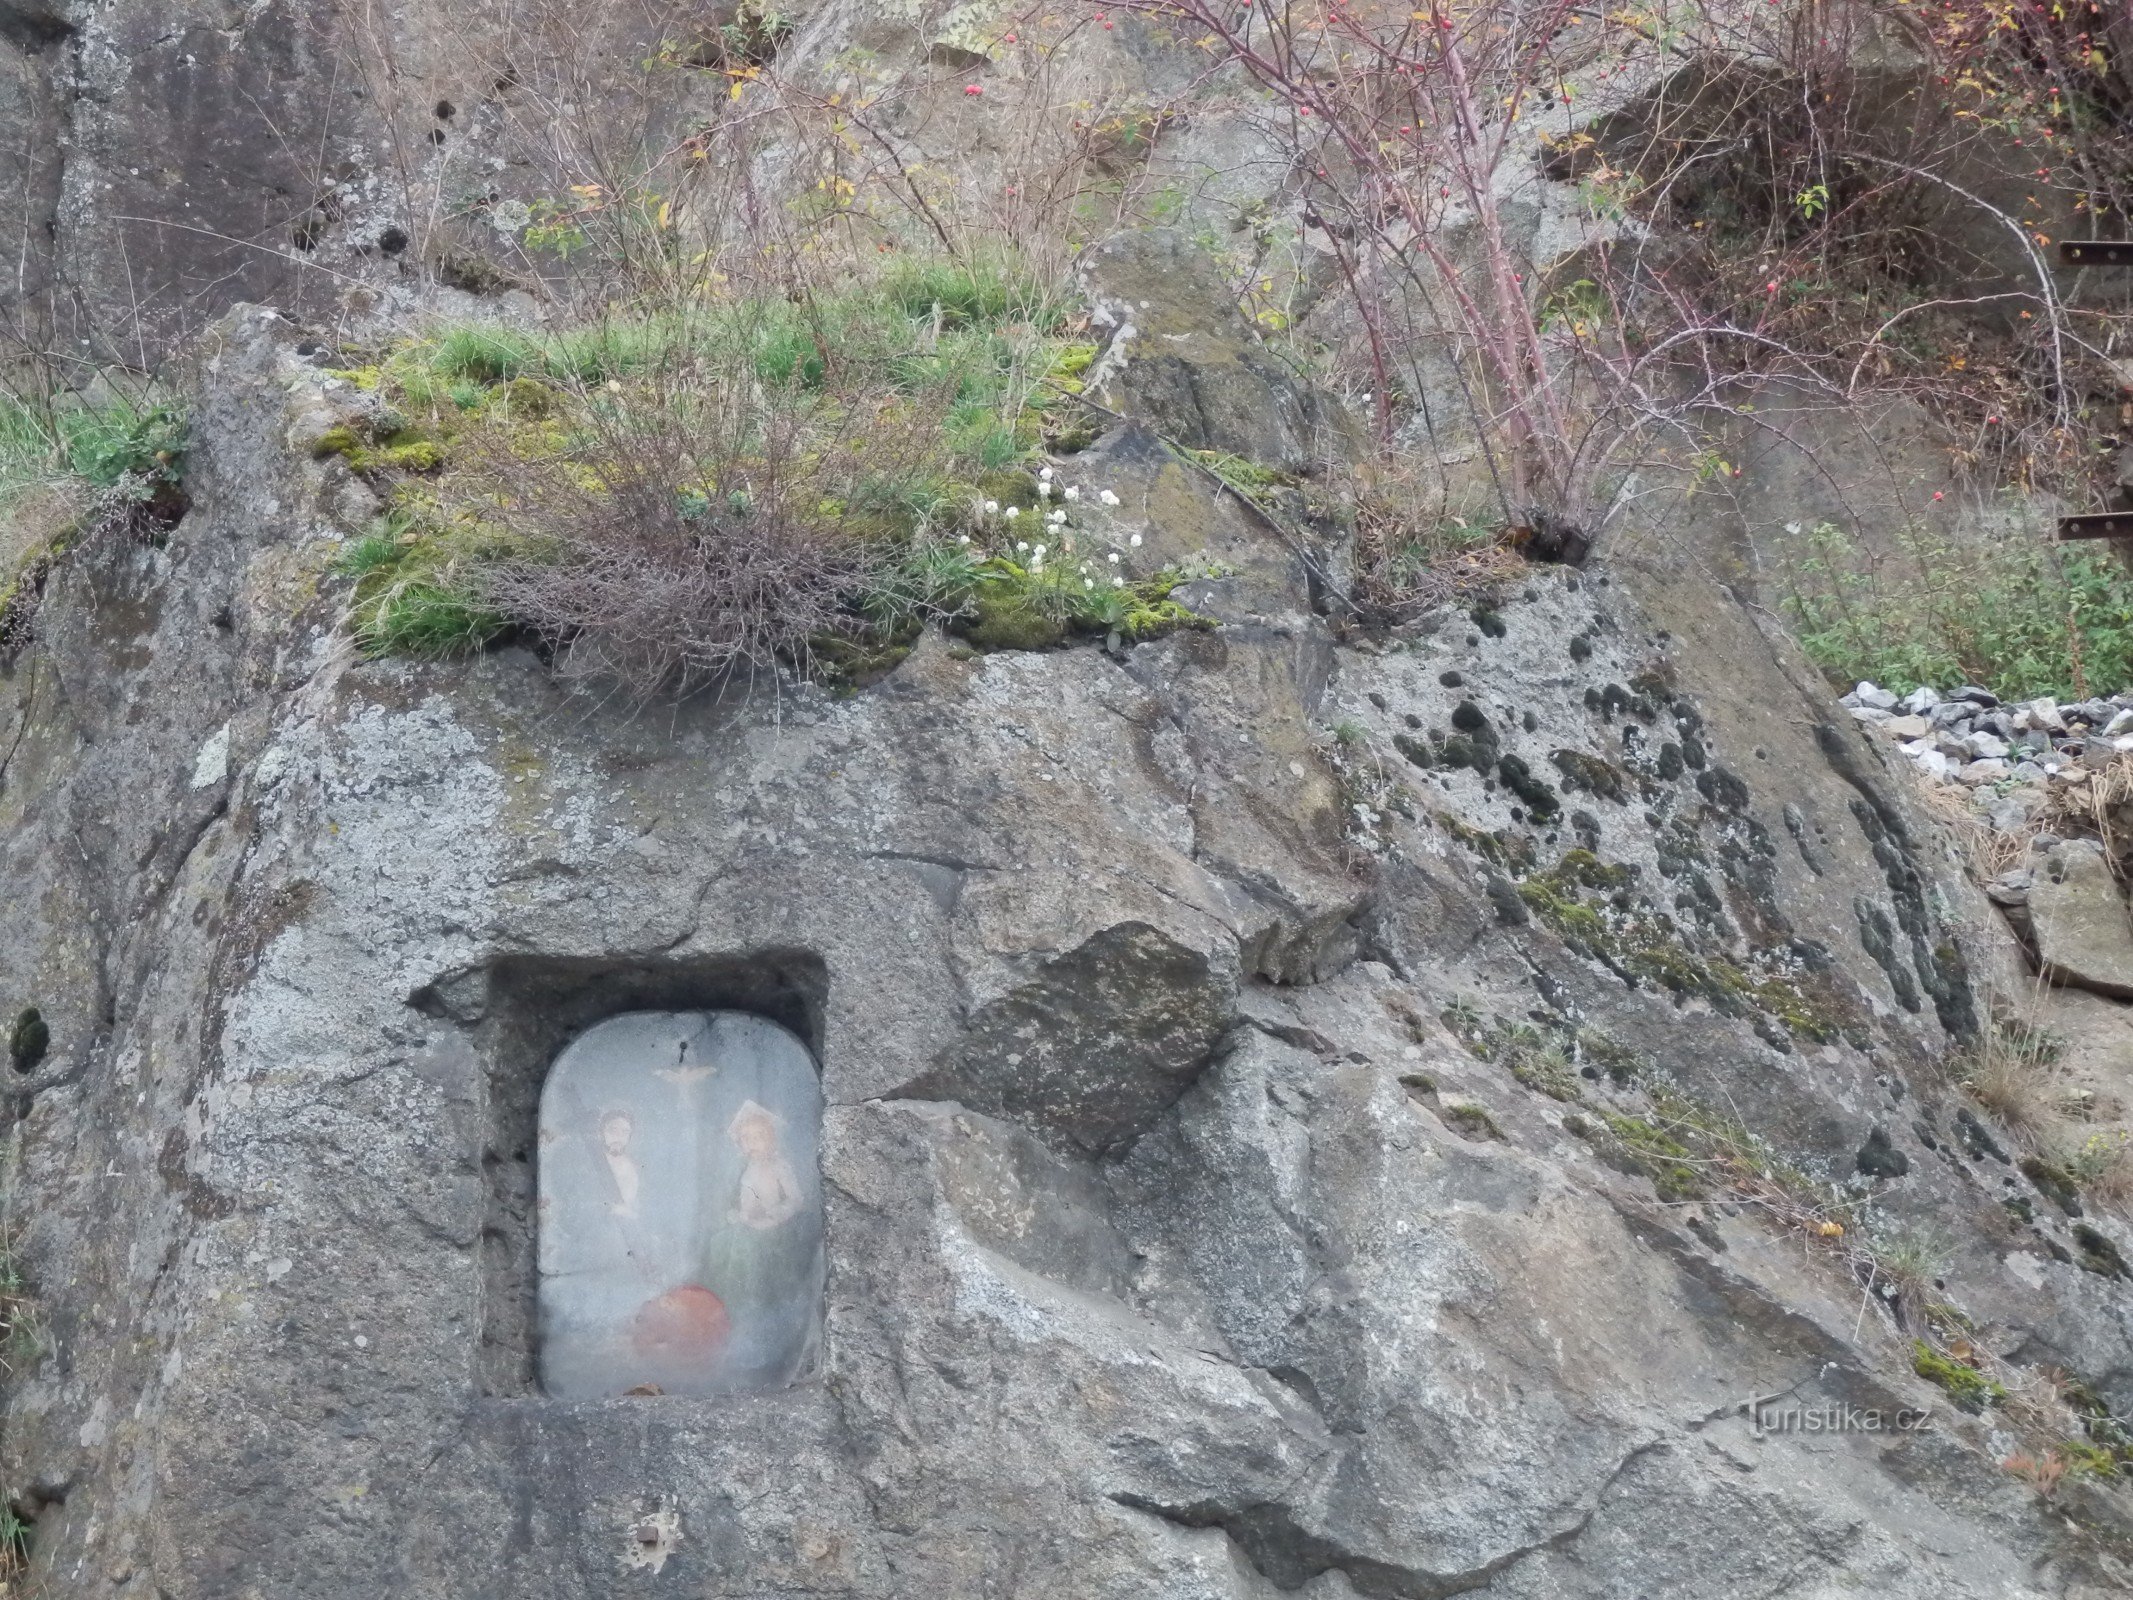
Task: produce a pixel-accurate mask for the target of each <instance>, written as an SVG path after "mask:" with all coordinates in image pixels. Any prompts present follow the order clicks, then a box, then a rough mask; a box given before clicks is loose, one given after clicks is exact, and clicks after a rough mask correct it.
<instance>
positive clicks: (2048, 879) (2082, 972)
mask: <svg viewBox="0 0 2133 1600" xmlns="http://www.w3.org/2000/svg"><path fill="white" fill-rule="evenodd" d="M2029 918H2030V923H2031V925H2032V926H2033V927H2034V929H2035V931H2036V940H2037V957H2038V960H2039V961H2040V962H2041V963H2042V964H2043V969H2044V972H2045V975H2046V976H2047V977H2049V978H2050V979H2051V980H2052V981H2053V982H2054V983H2063V984H2068V985H2070V986H2072V987H2073V988H2077V989H2092V990H2094V991H2095V992H2096V993H2097V994H2102V995H2109V996H2110V997H2111V998H2113V999H2116V1000H2133V916H2129V915H2128V914H2127V911H2126V896H2125V891H2124V890H2123V889H2121V888H2120V887H2119V885H2118V881H2117V879H2115V878H2113V877H2112V876H2111V869H2110V866H2109V864H2108V863H2107V862H2106V861H2105V860H2104V857H2103V849H2102V847H2101V846H2100V845H2097V844H2096V843H2094V842H2093V841H2091V840H2086V839H2076V840H2072V841H2070V842H2068V843H2066V844H2062V845H2060V846H2059V847H2058V848H2057V849H2056V850H2053V851H2052V852H2051V853H2050V854H2049V855H2047V856H2046V857H2045V858H2044V861H2043V863H2042V865H2041V866H2040V867H2039V869H2038V870H2037V872H2036V874H2035V876H2034V877H2033V879H2032V880H2031V883H2030V889H2029Z"/></svg>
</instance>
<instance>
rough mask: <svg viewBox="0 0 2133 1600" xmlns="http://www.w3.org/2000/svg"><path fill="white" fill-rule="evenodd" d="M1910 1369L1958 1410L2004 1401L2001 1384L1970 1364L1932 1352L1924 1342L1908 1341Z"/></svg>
mask: <svg viewBox="0 0 2133 1600" xmlns="http://www.w3.org/2000/svg"><path fill="white" fill-rule="evenodd" d="M1911 1370H1912V1371H1913V1372H1915V1373H1917V1374H1918V1375H1919V1376H1920V1377H1921V1378H1923V1379H1925V1380H1926V1382H1928V1383H1930V1384H1933V1385H1935V1386H1937V1387H1938V1388H1940V1389H1941V1390H1942V1391H1943V1392H1945V1393H1946V1394H1947V1396H1948V1398H1949V1399H1950V1400H1952V1401H1953V1402H1954V1403H1955V1408H1956V1409H1957V1410H1958V1411H1968V1412H1972V1413H1976V1412H1980V1411H1983V1410H1984V1409H1985V1407H1987V1406H1989V1405H1995V1406H1996V1405H1998V1404H1999V1403H2000V1402H2001V1401H2002V1400H2005V1399H2006V1398H2007V1390H2006V1388H2005V1386H2004V1385H2002V1384H1999V1383H1997V1382H1995V1381H1994V1380H1993V1379H1991V1378H1988V1377H1986V1376H1985V1374H1984V1373H1982V1372H1980V1371H1978V1370H1977V1368H1975V1367H1973V1366H1971V1365H1970V1364H1969V1363H1967V1362H1963V1361H1958V1360H1956V1359H1955V1357H1953V1356H1951V1355H1947V1354H1945V1353H1943V1352H1941V1351H1939V1350H1936V1349H1934V1348H1933V1347H1932V1346H1931V1345H1929V1344H1927V1343H1926V1341H1925V1340H1923V1339H1914V1340H1912V1341H1911Z"/></svg>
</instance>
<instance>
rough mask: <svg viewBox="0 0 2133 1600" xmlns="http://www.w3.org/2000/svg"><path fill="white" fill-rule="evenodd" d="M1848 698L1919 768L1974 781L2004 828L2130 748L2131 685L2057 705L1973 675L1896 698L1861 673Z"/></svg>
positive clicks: (1948, 779) (2022, 825) (2022, 823)
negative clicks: (2002, 693) (1998, 691)
mask: <svg viewBox="0 0 2133 1600" xmlns="http://www.w3.org/2000/svg"><path fill="white" fill-rule="evenodd" d="M1843 703H1844V705H1845V707H1846V708H1847V709H1848V710H1849V711H1850V712H1851V714H1852V716H1853V717H1854V718H1856V719H1857V720H1858V721H1859V722H1860V723H1862V724H1863V725H1864V726H1866V727H1867V728H1868V729H1870V730H1871V731H1872V732H1874V733H1876V734H1879V735H1880V736H1881V737H1883V738H1885V739H1888V740H1890V741H1891V742H1892V743H1894V744H1895V745H1896V747H1897V748H1898V749H1900V750H1901V751H1902V752H1903V753H1904V754H1905V755H1906V756H1908V757H1909V758H1910V760H1911V762H1912V764H1913V765H1914V766H1915V767H1917V769H1918V770H1919V772H1920V773H1921V774H1923V775H1924V776H1926V777H1928V778H1932V779H1935V780H1938V781H1940V782H1944V783H1960V784H1963V785H1965V786H1967V787H1969V788H1970V789H1972V790H1973V791H1975V793H1974V797H1973V803H1974V804H1975V805H1976V806H1977V807H1978V809H1979V810H1981V811H1983V812H1985V813H1986V816H1987V819H1988V820H1989V822H1990V823H1991V825H1992V828H1993V830H1994V831H1995V832H1999V833H2014V832H2020V831H2023V830H2024V829H2026V828H2027V827H2028V826H2029V825H2030V824H2031V822H2032V821H2033V820H2034V819H2035V818H2037V817H2038V816H2039V815H2040V814H2041V813H2042V812H2043V810H2044V809H2045V801H2046V800H2047V799H2048V798H2049V797H2050V796H2051V794H2052V793H2053V791H2055V790H2066V789H2078V788H2082V787H2084V786H2086V785H2087V784H2088V783H2089V782H2090V780H2091V778H2092V777H2093V775H2094V774H2095V773H2097V772H2100V771H2102V770H2104V769H2106V768H2108V767H2110V766H2111V765H2112V763H2113V762H2115V761H2118V760H2119V759H2120V758H2122V757H2125V756H2127V755H2128V754H2133V692H2129V693H2125V694H2119V695H2115V696H2112V697H2111V698H2109V699H2094V700H2082V701H2076V702H2073V703H2070V704H2066V705H2061V704H2060V703H2058V702H2057V701H2054V700H2051V699H2039V700H2027V701H2014V702H2003V701H2002V700H2001V699H2000V698H1999V696H1997V695H1995V694H1994V693H1992V691H1991V690H1989V689H1981V688H1978V687H1977V686H1976V685H1975V684H1965V685H1964V686H1963V687H1961V688H1959V689H1956V690H1953V691H1952V692H1950V693H1948V694H1945V695H1943V694H1942V693H1940V692H1939V691H1938V690H1935V689H1932V688H1927V687H1921V688H1918V689H1914V690H1912V691H1911V692H1910V693H1909V694H1907V695H1904V696H1902V697H1900V698H1899V697H1898V696H1897V695H1896V694H1895V693H1893V692H1892V691H1890V690H1887V689H1883V688H1879V687H1877V686H1876V685H1874V684H1871V683H1861V684H1860V685H1859V686H1858V687H1857V688H1855V689H1853V690H1852V692H1851V693H1849V694H1847V695H1845V696H1844V701H1843ZM2077 809H2078V808H2077Z"/></svg>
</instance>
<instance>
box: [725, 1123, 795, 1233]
mask: <svg viewBox="0 0 2133 1600" xmlns="http://www.w3.org/2000/svg"><path fill="white" fill-rule="evenodd" d="M726 1137H727V1138H729V1139H731V1140H732V1141H733V1147H734V1148H735V1149H736V1150H738V1151H740V1153H741V1159H742V1161H744V1162H745V1163H746V1165H745V1166H743V1167H742V1168H741V1183H740V1193H739V1195H738V1196H737V1198H736V1199H735V1201H734V1206H733V1211H732V1217H733V1220H734V1221H735V1222H738V1223H739V1224H740V1225H741V1226H742V1227H744V1228H753V1229H755V1230H756V1231H757V1232H758V1233H760V1232H762V1231H763V1230H764V1229H766V1228H775V1227H776V1226H777V1225H778V1224H779V1223H781V1222H784V1221H786V1220H788V1219H789V1218H791V1217H792V1216H793V1215H794V1214H795V1213H797V1212H798V1211H799V1209H800V1207H801V1206H802V1205H803V1204H805V1200H804V1198H803V1197H802V1195H801V1193H800V1180H799V1179H798V1178H797V1177H795V1176H794V1174H793V1170H792V1163H791V1162H790V1161H788V1160H786V1159H785V1152H784V1150H783V1149H782V1148H780V1146H779V1144H778V1119H777V1117H776V1116H775V1115H774V1114H773V1113H771V1112H769V1111H766V1110H764V1109H763V1107H761V1106H759V1105H757V1104H756V1103H755V1102H754V1101H753V1100H744V1101H742V1102H741V1109H740V1110H738V1111H736V1112H734V1114H733V1120H732V1121H731V1122H729V1123H728V1124H727V1125H726Z"/></svg>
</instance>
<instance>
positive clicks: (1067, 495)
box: [1059, 484, 1081, 500]
mask: <svg viewBox="0 0 2133 1600" xmlns="http://www.w3.org/2000/svg"><path fill="white" fill-rule="evenodd" d="M1059 494H1060V498H1061V499H1064V500H1079V499H1080V498H1081V491H1080V490H1079V489H1077V488H1075V487H1074V486H1073V485H1072V484H1068V485H1067V486H1066V487H1065V488H1064V489H1062V490H1060V491H1059Z"/></svg>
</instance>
